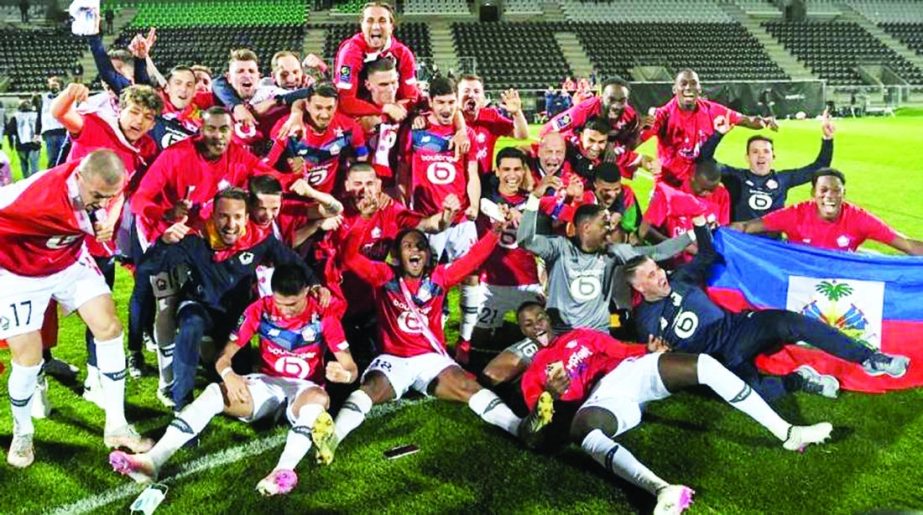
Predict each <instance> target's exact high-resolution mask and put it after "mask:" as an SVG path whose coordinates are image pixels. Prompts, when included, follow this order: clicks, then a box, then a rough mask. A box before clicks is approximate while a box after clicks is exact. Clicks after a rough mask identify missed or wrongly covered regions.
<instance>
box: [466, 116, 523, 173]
mask: <svg viewBox="0 0 923 515" xmlns="http://www.w3.org/2000/svg"><path fill="white" fill-rule="evenodd" d="M465 121H466V122H467V124H468V127H469V128H471V130H472V131H474V139H473V140H471V148H472V149H474V158H475V159H476V160H477V162H478V173H480V174H481V175H484V174H487V173H490V172H492V171H493V169H494V147H495V146H496V144H497V140H498V139H500V137H501V136H512V135H513V120H510V119H509V118H507V117H505V116H503V115H502V114H500V110H499V109H497V108H495V107H484V108H482V109H480V110H478V116H477V118H475V119H474V120H468V119H467V118H466V119H465Z"/></svg>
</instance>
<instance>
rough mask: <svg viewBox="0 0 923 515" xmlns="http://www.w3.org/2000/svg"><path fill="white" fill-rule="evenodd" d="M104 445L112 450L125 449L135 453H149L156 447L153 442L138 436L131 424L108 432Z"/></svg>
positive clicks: (105, 435)
mask: <svg viewBox="0 0 923 515" xmlns="http://www.w3.org/2000/svg"><path fill="white" fill-rule="evenodd" d="M103 443H105V444H106V447H108V448H110V449H118V448H119V447H124V448H126V449H129V450H131V452H134V453H139V452H147V451H149V450H151V447H153V446H154V441H153V440H151V439H150V438H145V437H143V436H141V435H140V434H138V432H137V431H136V430H135V428H134V426H132V425H131V424H125V425H124V426H122V427H120V428H118V429H116V430H114V431H106V433H105V434H104V435H103Z"/></svg>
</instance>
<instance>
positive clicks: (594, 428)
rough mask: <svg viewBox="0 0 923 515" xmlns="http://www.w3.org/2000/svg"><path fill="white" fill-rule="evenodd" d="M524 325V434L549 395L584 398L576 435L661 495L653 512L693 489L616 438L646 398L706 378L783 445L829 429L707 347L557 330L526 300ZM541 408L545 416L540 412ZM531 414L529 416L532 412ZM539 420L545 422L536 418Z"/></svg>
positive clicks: (677, 506) (794, 447)
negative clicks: (795, 416) (784, 414)
mask: <svg viewBox="0 0 923 515" xmlns="http://www.w3.org/2000/svg"><path fill="white" fill-rule="evenodd" d="M517 320H518V322H519V327H520V329H522V332H523V334H524V335H526V337H527V338H529V339H531V340H532V341H533V342H535V343H536V344H537V345H538V346H539V347H540V350H539V351H538V353H537V354H536V355H535V358H534V360H533V361H532V364H531V365H530V366H529V368H528V369H527V370H526V372H525V374H523V377H522V392H523V396H524V397H525V401H526V405H528V406H529V407H530V409H532V410H533V415H530V419H533V420H534V421H535V422H533V423H532V424H523V428H522V431H523V434H522V436H523V439H524V440H525V441H526V442H527V443H528V442H529V441H530V440H534V439H535V438H534V437H535V436H536V435H535V433H536V432H537V431H541V430H542V429H544V428H545V427H547V424H548V422H550V417H549V416H548V415H549V411H550V409H551V403H552V401H551V399H552V397H554V398H557V399H559V400H561V401H565V402H573V403H582V404H581V406H580V408H579V409H578V410H577V413H576V415H574V420H573V422H572V423H571V430H570V435H571V438H572V439H573V441H574V442H576V443H577V444H579V445H580V447H581V448H582V449H583V450H584V451H585V452H586V453H587V454H589V455H590V456H592V457H593V459H594V460H596V461H597V462H598V463H599V464H601V465H602V466H604V467H605V468H606V470H608V471H609V472H612V473H613V474H615V475H617V476H619V477H621V478H622V479H624V480H626V481H628V482H630V483H632V484H634V485H636V486H638V487H640V488H643V489H645V490H647V491H648V492H650V493H651V494H653V495H656V496H657V507H656V508H655V509H654V513H655V514H656V513H681V512H682V511H683V510H684V509H686V508H687V507H688V506H689V504H691V503H692V494H693V493H694V492H693V491H692V489H690V488H689V487H686V486H681V485H671V484H669V483H667V482H666V481H664V480H663V479H661V478H660V477H658V476H657V475H656V474H654V473H653V472H651V470H650V469H648V468H647V467H645V466H644V465H643V464H642V463H641V462H640V461H638V460H637V459H636V458H635V457H634V456H633V455H632V454H631V453H630V452H629V451H628V449H626V448H625V447H624V446H622V445H620V444H617V443H615V441H613V438H615V437H617V436H618V435H620V434H622V433H624V432H626V431H628V430H630V429H632V428H634V427H636V426H638V425H639V424H640V423H641V413H642V409H643V406H644V405H645V403H647V402H650V401H656V400H659V399H664V398H666V397H669V396H670V395H671V394H672V393H673V392H676V391H678V390H681V389H684V388H689V387H692V386H696V385H700V384H703V385H705V386H708V387H709V388H711V389H712V390H713V391H714V392H715V393H716V394H718V396H719V397H721V398H722V399H724V401H725V402H727V403H728V404H730V405H731V406H732V407H734V408H736V409H738V410H740V411H742V412H744V413H746V414H747V415H749V416H750V417H751V418H752V419H754V420H756V421H757V422H758V423H759V424H760V425H762V426H763V427H765V428H766V429H768V430H769V431H770V432H772V434H773V435H774V436H775V437H776V438H778V439H779V440H781V441H782V442H783V443H782V447H784V448H785V449H787V450H790V451H800V450H802V449H803V448H804V447H806V446H807V445H809V444H812V443H820V442H823V441H824V440H826V439H827V438H828V437H829V436H830V431H831V430H832V429H833V427H832V426H831V425H830V424H828V423H826V422H823V423H820V424H815V425H813V426H793V425H792V424H789V423H788V422H786V421H785V420H783V419H782V418H781V417H779V415H778V414H776V412H775V411H773V410H772V408H770V407H769V405H768V404H766V401H764V400H763V398H762V397H760V396H759V395H758V394H757V393H756V392H755V391H753V390H752V389H751V388H750V386H748V385H747V384H746V383H744V382H743V380H741V379H740V378H739V377H737V376H735V375H734V374H733V373H731V372H730V371H729V370H728V369H726V368H724V367H723V366H722V365H721V364H720V363H718V361H716V360H715V359H714V358H712V357H711V356H708V355H707V354H680V353H664V352H660V351H661V350H663V349H665V348H666V347H665V345H663V342H661V341H660V340H653V339H652V341H651V343H650V344H649V345H648V347H649V350H651V351H652V352H651V353H650V354H647V355H639V352H643V351H642V350H641V349H639V347H640V346H637V345H625V344H623V343H621V342H619V341H618V340H615V339H614V338H612V337H610V336H609V335H608V334H606V333H603V332H600V331H594V330H591V329H575V330H573V331H568V332H565V333H563V334H556V333H555V332H554V330H553V329H552V328H551V320H550V318H549V317H548V313H546V312H545V309H544V308H543V307H542V306H541V305H540V304H537V303H525V304H523V305H522V306H521V307H520V308H519V311H518V313H517ZM541 412H544V414H543V415H541V416H536V414H537V413H541ZM527 420H529V419H527ZM539 421H541V422H539Z"/></svg>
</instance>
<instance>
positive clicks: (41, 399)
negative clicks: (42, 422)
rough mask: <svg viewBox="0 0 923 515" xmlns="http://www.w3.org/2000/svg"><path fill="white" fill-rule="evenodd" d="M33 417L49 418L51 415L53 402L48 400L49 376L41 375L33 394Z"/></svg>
mask: <svg viewBox="0 0 923 515" xmlns="http://www.w3.org/2000/svg"><path fill="white" fill-rule="evenodd" d="M31 411H32V418H48V415H51V402H49V401H48V378H47V377H45V376H44V375H41V376H39V378H38V383H36V385H35V395H33V396H32V408H31Z"/></svg>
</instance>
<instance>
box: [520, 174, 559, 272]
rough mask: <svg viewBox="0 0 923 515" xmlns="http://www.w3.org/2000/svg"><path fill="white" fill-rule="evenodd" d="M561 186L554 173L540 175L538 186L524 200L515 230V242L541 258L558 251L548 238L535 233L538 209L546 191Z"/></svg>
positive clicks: (555, 254) (555, 255)
mask: <svg viewBox="0 0 923 515" xmlns="http://www.w3.org/2000/svg"><path fill="white" fill-rule="evenodd" d="M562 186H563V183H562V182H561V179H559V178H557V177H555V176H554V175H546V176H544V177H542V180H541V182H539V183H538V186H536V187H535V189H534V190H532V193H531V194H529V200H528V201H526V205H525V206H524V208H523V210H522V218H520V220H519V228H518V229H517V230H516V244H517V245H519V246H521V247H523V248H524V249H526V250H528V251H529V252H531V253H533V254H535V255H537V256H539V257H541V258H543V259H553V258H555V257H557V254H558V251H557V249H556V247H555V246H554V245H553V244H552V243H551V239H550V238H548V237H546V236H542V235H540V234H537V233H536V228H537V224H538V209H539V206H540V204H541V199H542V197H544V196H545V192H546V191H548V190H549V189H552V190H558V189H560V188H561V187H562Z"/></svg>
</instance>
